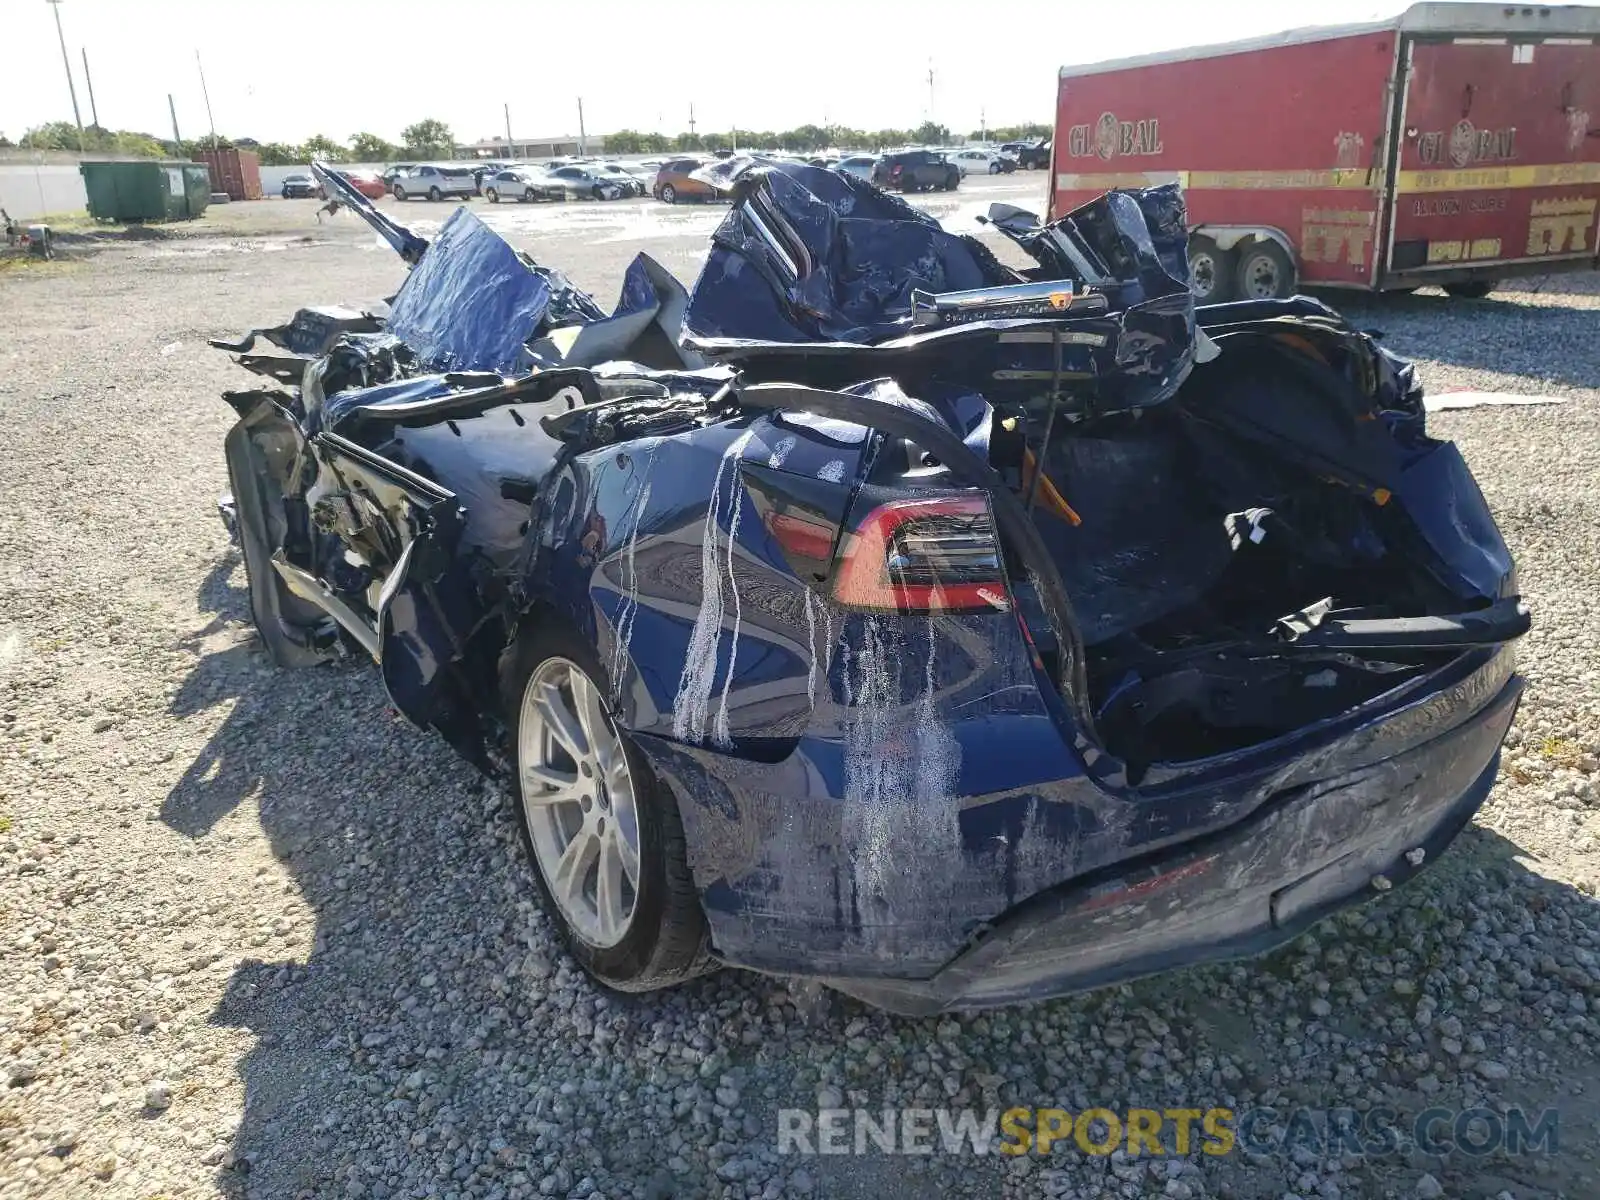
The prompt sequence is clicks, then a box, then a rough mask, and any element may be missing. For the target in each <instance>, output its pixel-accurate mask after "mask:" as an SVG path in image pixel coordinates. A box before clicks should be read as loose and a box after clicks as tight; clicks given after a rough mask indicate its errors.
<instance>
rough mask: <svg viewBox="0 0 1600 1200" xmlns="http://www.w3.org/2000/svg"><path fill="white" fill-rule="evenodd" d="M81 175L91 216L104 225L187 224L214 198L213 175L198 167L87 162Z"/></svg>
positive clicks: (147, 162)
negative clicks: (115, 222)
mask: <svg viewBox="0 0 1600 1200" xmlns="http://www.w3.org/2000/svg"><path fill="white" fill-rule="evenodd" d="M78 171H79V173H80V174H82V176H83V190H84V192H85V193H86V194H87V195H88V198H89V215H90V216H91V217H94V218H95V219H96V220H100V221H186V220H189V219H190V218H192V217H198V216H199V215H200V214H201V213H203V212H205V210H206V205H207V204H208V203H210V200H211V174H210V172H209V171H208V170H207V169H206V168H205V167H204V166H202V165H200V164H198V163H192V162H160V161H156V160H150V159H143V160H136V161H129V162H86V163H81V164H79V166H78Z"/></svg>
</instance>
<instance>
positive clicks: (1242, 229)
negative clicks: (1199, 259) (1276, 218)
mask: <svg viewBox="0 0 1600 1200" xmlns="http://www.w3.org/2000/svg"><path fill="white" fill-rule="evenodd" d="M1189 236H1190V237H1203V238H1210V239H1211V240H1212V241H1213V242H1215V243H1216V245H1217V249H1218V250H1228V251H1239V250H1248V249H1249V248H1250V247H1251V245H1253V244H1254V243H1256V242H1258V241H1268V242H1276V243H1277V244H1278V248H1279V249H1280V250H1282V251H1283V252H1284V253H1285V254H1287V255H1288V256H1289V261H1290V262H1292V263H1294V265H1295V271H1296V273H1297V274H1298V272H1299V270H1300V253H1299V251H1297V250H1296V249H1295V247H1294V242H1293V241H1291V240H1290V238H1289V235H1288V234H1287V233H1285V232H1284V231H1283V230H1281V229H1279V228H1278V227H1277V226H1276V225H1196V226H1194V228H1192V229H1190V230H1189Z"/></svg>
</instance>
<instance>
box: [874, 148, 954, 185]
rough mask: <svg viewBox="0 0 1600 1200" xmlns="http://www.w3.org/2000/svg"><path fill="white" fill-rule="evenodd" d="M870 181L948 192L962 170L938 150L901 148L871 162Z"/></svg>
mask: <svg viewBox="0 0 1600 1200" xmlns="http://www.w3.org/2000/svg"><path fill="white" fill-rule="evenodd" d="M872 182H873V183H875V184H877V185H878V186H879V187H881V188H888V189H890V190H892V191H897V192H927V191H934V192H951V191H954V190H955V189H956V187H957V186H958V185H959V184H960V183H961V171H960V168H958V167H957V166H956V165H955V164H954V163H953V162H951V161H950V160H949V159H947V158H946V157H945V156H944V155H943V154H942V153H941V152H939V151H937V150H901V151H897V152H896V153H894V154H885V155H884V156H883V157H882V158H880V159H879V160H878V161H877V162H876V163H875V164H873V167H872Z"/></svg>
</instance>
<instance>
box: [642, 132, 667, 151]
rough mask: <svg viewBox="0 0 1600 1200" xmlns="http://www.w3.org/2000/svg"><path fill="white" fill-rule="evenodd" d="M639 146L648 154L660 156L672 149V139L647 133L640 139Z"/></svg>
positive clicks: (663, 135)
mask: <svg viewBox="0 0 1600 1200" xmlns="http://www.w3.org/2000/svg"><path fill="white" fill-rule="evenodd" d="M639 146H640V149H641V150H643V151H644V153H646V154H660V153H662V152H663V151H666V150H671V149H672V139H671V138H669V137H667V136H666V135H665V134H661V133H647V134H644V135H642V136H641V137H640V139H639Z"/></svg>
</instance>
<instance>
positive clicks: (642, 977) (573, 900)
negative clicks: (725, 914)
mask: <svg viewBox="0 0 1600 1200" xmlns="http://www.w3.org/2000/svg"><path fill="white" fill-rule="evenodd" d="M501 690H502V700H503V703H504V706H505V707H504V710H503V711H504V712H505V715H506V720H507V728H508V729H509V730H511V738H512V755H513V759H512V762H513V767H514V769H515V788H516V792H515V794H516V812H517V822H518V825H519V827H520V828H521V830H522V838H523V845H524V848H525V849H526V850H527V852H528V858H529V862H530V864H531V866H532V868H533V876H534V880H535V882H536V883H537V885H538V888H539V891H540V894H541V896H542V897H543V899H544V902H545V907H546V911H548V912H549V913H550V915H551V917H552V918H553V919H554V921H555V924H556V926H557V927H558V929H559V930H560V933H561V937H562V940H563V941H564V942H565V943H566V947H567V950H568V953H570V954H571V955H572V957H573V958H574V959H575V960H576V961H577V962H578V964H579V965H580V966H581V967H583V969H584V970H585V971H586V972H588V974H589V975H590V976H591V977H593V978H594V979H595V980H596V981H597V982H598V983H600V984H602V985H603V986H605V987H608V988H612V989H614V990H617V991H622V992H645V991H654V990H656V989H658V988H663V987H670V986H672V985H673V984H676V983H681V982H683V981H684V980H687V979H691V978H693V977H694V976H696V975H701V974H704V973H705V972H707V971H709V970H712V969H714V968H715V965H716V964H715V962H714V960H713V959H712V958H711V957H710V953H709V947H708V939H707V934H706V922H705V913H704V911H703V910H702V908H701V906H700V900H699V896H698V894H697V892H696V890H695V886H694V879H693V877H692V875H691V874H690V872H689V867H688V855H687V850H686V844H685V838H684V833H683V823H682V820H681V818H680V817H679V815H678V808H677V803H676V801H675V800H674V798H673V795H672V793H671V792H670V791H669V790H668V789H667V788H666V787H665V786H664V785H662V784H661V783H660V782H659V781H657V780H656V779H655V777H654V776H653V775H652V774H651V772H650V767H649V764H648V763H647V762H646V760H645V758H644V756H643V755H642V754H641V753H640V752H639V750H638V748H637V747H635V746H634V745H633V743H632V742H631V741H630V740H629V738H628V736H627V734H626V732H625V731H623V730H621V729H619V728H618V727H617V725H616V723H615V722H614V720H613V719H612V717H611V714H610V712H609V711H607V708H608V706H607V704H606V702H605V700H604V697H605V696H606V695H608V694H609V685H608V681H607V676H606V672H605V669H604V668H603V667H602V666H601V664H600V661H599V658H598V656H597V655H596V654H595V652H594V650H593V649H591V648H590V646H589V644H588V642H587V641H586V640H585V639H584V638H582V637H581V636H579V635H578V634H577V633H576V632H575V631H572V630H570V629H568V628H566V627H564V626H562V625H561V624H559V623H556V622H553V621H552V620H551V619H550V618H549V617H548V615H546V616H544V617H542V618H541V619H540V620H538V621H537V622H534V623H529V624H527V625H525V626H524V627H523V629H522V631H521V632H520V633H519V634H518V636H517V639H516V641H515V643H514V644H513V646H512V648H511V650H510V652H509V653H508V654H507V656H506V666H505V669H504V670H503V671H502V679H501ZM597 727H598V728H597ZM559 729H565V731H566V732H565V735H564V737H566V738H570V739H572V742H573V744H574V749H575V750H579V751H580V753H574V752H573V751H572V750H568V749H566V748H565V746H564V745H563V744H562V741H561V738H560V737H559V736H558V733H557V731H558V730H559ZM579 740H581V741H582V742H583V743H584V745H583V746H582V747H577V746H576V742H577V741H579ZM540 772H542V773H544V774H545V776H546V780H545V781H541V780H540V779H538V778H537V777H536V775H537V774H538V773H540ZM550 776H558V777H560V776H570V777H571V780H572V782H571V784H569V785H567V786H568V787H569V788H570V789H571V794H575V795H577V796H579V797H580V798H579V799H572V800H552V799H549V798H548V797H550V796H552V795H557V794H559V792H555V791H552V790H550V789H552V788H554V787H555V786H556V785H554V784H552V783H550V782H549V781H548V777H550ZM630 823H631V825H632V830H631V834H632V836H631V838H630V836H629V834H630V830H629V829H628V825H629V824H630ZM580 838H582V839H584V840H583V841H582V842H581V843H580V842H579V839H580ZM630 858H631V859H632V860H633V879H632V882H631V883H630V882H629V879H628V873H629V859H630ZM569 860H570V861H572V862H575V863H578V864H579V865H577V866H576V869H575V870H574V871H573V872H572V874H573V875H575V876H576V878H572V879H569V880H563V879H562V878H561V875H562V873H563V872H562V865H563V864H564V863H566V862H568V861H569ZM603 875H605V876H607V877H609V879H610V880H611V883H610V886H609V887H607V888H606V893H607V895H606V898H605V899H602V896H601V886H602V876H603ZM591 879H592V882H593V891H594V895H593V898H592V899H591V898H590V896H589V894H588V892H589V886H590V882H591ZM624 909H625V911H623V910H624Z"/></svg>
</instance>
